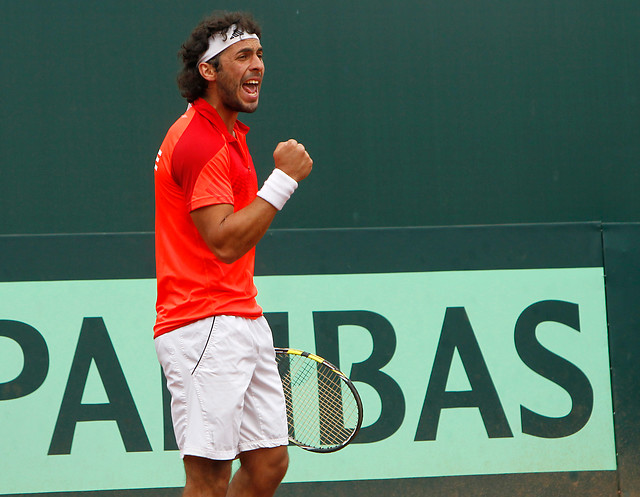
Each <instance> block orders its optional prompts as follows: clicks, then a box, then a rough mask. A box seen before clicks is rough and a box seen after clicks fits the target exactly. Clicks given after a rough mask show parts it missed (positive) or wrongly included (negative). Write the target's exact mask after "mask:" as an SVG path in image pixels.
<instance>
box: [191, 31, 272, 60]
mask: <svg viewBox="0 0 640 497" xmlns="http://www.w3.org/2000/svg"><path fill="white" fill-rule="evenodd" d="M252 38H254V39H256V40H260V38H258V35H257V34H255V33H245V32H244V31H243V30H242V29H241V28H238V27H237V26H236V25H235V24H233V25H231V26H230V27H229V29H228V30H227V32H226V33H216V34H215V35H213V36H211V37H209V48H207V51H206V52H205V53H203V54H202V57H200V60H198V65H200V64H202V63H203V62H206V61H208V60H209V59H212V58H213V57H215V56H216V55H218V54H219V53H220V52H222V51H223V50H226V49H227V48H229V47H230V46H231V45H233V44H234V43H237V42H239V41H242V40H250V39H252Z"/></svg>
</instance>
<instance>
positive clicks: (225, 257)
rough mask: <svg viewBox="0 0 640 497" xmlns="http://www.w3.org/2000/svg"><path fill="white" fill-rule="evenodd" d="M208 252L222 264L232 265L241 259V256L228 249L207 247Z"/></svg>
mask: <svg viewBox="0 0 640 497" xmlns="http://www.w3.org/2000/svg"><path fill="white" fill-rule="evenodd" d="M209 250H211V252H213V255H215V256H216V259H218V260H219V261H220V262H222V263H223V264H233V263H234V262H236V261H237V260H238V259H240V257H242V254H238V253H237V252H236V251H235V250H233V249H231V248H228V247H212V246H211V245H209Z"/></svg>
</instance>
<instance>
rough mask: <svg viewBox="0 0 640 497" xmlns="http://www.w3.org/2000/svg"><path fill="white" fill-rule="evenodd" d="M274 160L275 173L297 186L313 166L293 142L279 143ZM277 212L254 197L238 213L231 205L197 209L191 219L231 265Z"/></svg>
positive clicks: (249, 246)
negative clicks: (281, 174) (284, 174)
mask: <svg viewBox="0 0 640 497" xmlns="http://www.w3.org/2000/svg"><path fill="white" fill-rule="evenodd" d="M273 159H274V161H275V165H276V167H277V168H278V169H281V170H282V171H283V172H285V173H286V174H288V175H289V176H290V177H292V178H293V179H295V180H296V181H298V182H299V181H302V180H303V179H304V178H306V177H307V176H308V175H309V173H310V172H311V167H312V165H313V161H312V160H311V158H310V157H309V154H308V153H307V152H306V150H305V148H304V146H302V144H300V143H298V142H296V141H295V140H289V141H287V142H283V143H279V144H278V146H277V147H276V150H275V151H274V153H273ZM277 212H278V210H277V209H276V208H275V207H273V206H272V205H271V204H270V203H269V202H267V201H266V200H263V199H262V198H260V197H256V198H255V199H254V200H253V202H251V203H250V204H249V205H247V206H246V207H245V208H243V209H240V210H239V211H237V212H234V211H233V206H232V205H229V204H217V205H210V206H207V207H202V208H200V209H196V210H195V211H193V212H192V213H191V218H192V219H193V222H194V224H195V225H196V228H197V229H198V232H199V233H200V235H201V236H202V238H203V240H204V241H205V243H206V244H207V246H208V247H209V249H210V250H211V251H212V252H213V253H214V254H215V256H216V257H217V258H218V259H220V260H221V261H222V262H225V263H227V264H230V263H232V262H234V261H236V260H238V259H239V258H240V257H242V256H243V255H244V254H246V253H247V252H248V251H249V250H251V249H252V248H253V247H254V246H255V245H256V244H257V243H258V242H259V241H260V239H261V238H262V237H263V236H264V234H265V233H266V232H267V229H268V228H269V226H270V225H271V222H272V221H273V218H274V217H275V215H276V213H277Z"/></svg>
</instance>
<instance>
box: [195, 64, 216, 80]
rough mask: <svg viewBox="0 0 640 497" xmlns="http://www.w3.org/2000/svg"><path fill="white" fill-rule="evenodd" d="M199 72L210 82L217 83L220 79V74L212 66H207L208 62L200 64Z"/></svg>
mask: <svg viewBox="0 0 640 497" xmlns="http://www.w3.org/2000/svg"><path fill="white" fill-rule="evenodd" d="M198 71H199V72H200V76H202V77H203V78H204V79H206V80H207V81H209V82H213V81H215V80H216V79H217V77H218V72H217V71H216V70H215V69H214V68H213V66H212V65H211V64H207V63H206V62H201V63H200V64H198Z"/></svg>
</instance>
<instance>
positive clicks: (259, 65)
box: [251, 54, 264, 72]
mask: <svg viewBox="0 0 640 497" xmlns="http://www.w3.org/2000/svg"><path fill="white" fill-rule="evenodd" d="M251 70H253V71H260V72H262V71H264V61H263V60H262V57H261V56H259V55H258V54H254V56H253V58H252V60H251Z"/></svg>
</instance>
